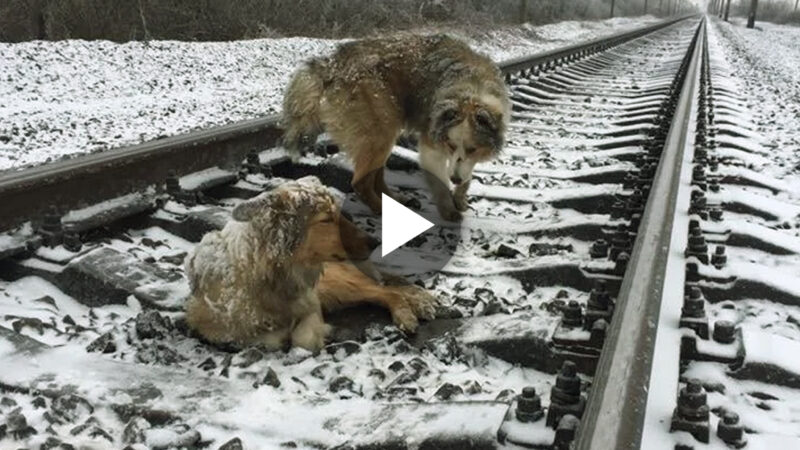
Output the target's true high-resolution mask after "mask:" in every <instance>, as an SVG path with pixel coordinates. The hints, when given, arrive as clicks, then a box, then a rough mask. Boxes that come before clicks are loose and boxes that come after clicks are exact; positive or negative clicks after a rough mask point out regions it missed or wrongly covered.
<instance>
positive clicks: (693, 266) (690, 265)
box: [686, 261, 700, 283]
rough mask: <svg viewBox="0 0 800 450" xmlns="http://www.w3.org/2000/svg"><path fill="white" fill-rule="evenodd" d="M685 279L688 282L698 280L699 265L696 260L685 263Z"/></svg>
mask: <svg viewBox="0 0 800 450" xmlns="http://www.w3.org/2000/svg"><path fill="white" fill-rule="evenodd" d="M686 281H688V282H690V283H693V282H697V281H700V267H699V266H698V265H697V263H696V262H692V261H690V262H687V263H686Z"/></svg>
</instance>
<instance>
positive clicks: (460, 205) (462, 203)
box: [453, 195, 469, 212]
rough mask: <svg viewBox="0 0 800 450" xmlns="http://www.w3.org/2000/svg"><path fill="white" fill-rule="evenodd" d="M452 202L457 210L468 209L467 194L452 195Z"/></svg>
mask: <svg viewBox="0 0 800 450" xmlns="http://www.w3.org/2000/svg"><path fill="white" fill-rule="evenodd" d="M453 203H454V204H455V206H456V209H457V210H458V211H461V212H464V211H466V210H468V209H469V202H468V201H467V196H466V195H464V196H461V195H456V196H454V197H453Z"/></svg>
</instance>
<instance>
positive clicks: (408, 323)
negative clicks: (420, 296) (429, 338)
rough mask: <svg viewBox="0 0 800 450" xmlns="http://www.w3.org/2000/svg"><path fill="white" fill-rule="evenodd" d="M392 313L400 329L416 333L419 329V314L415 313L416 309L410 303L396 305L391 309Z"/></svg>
mask: <svg viewBox="0 0 800 450" xmlns="http://www.w3.org/2000/svg"><path fill="white" fill-rule="evenodd" d="M391 313H392V320H393V321H394V324H395V325H397V328H399V329H400V331H403V332H404V333H415V332H416V331H417V327H418V326H419V320H417V315H416V314H414V310H413V308H411V306H410V305H408V304H403V305H402V306H396V307H394V308H392V309H391Z"/></svg>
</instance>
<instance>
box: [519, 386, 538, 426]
mask: <svg viewBox="0 0 800 450" xmlns="http://www.w3.org/2000/svg"><path fill="white" fill-rule="evenodd" d="M515 416H516V417H517V420H518V421H520V422H526V423H530V422H536V421H538V420H539V419H541V418H542V417H544V410H543V409H542V399H541V397H539V394H537V393H536V388H534V387H532V386H527V387H524V388H522V394H520V395H519V396H518V397H517V409H516V411H515Z"/></svg>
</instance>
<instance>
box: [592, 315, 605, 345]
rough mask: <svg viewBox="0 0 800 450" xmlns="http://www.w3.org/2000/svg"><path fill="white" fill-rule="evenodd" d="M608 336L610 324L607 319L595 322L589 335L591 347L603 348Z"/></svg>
mask: <svg viewBox="0 0 800 450" xmlns="http://www.w3.org/2000/svg"><path fill="white" fill-rule="evenodd" d="M606 334H608V322H606V320H605V319H597V320H595V321H594V323H593V324H592V329H591V332H590V334H589V345H591V346H592V347H594V348H603V343H604V342H605V341H606Z"/></svg>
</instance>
